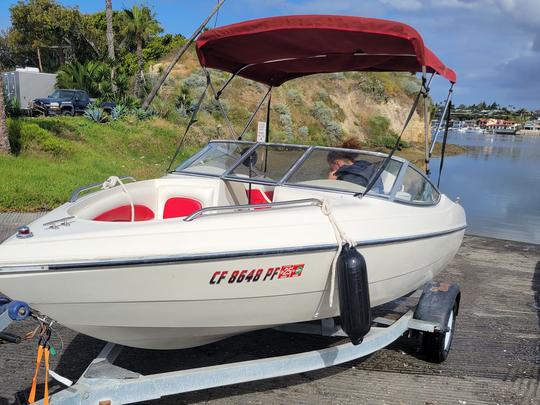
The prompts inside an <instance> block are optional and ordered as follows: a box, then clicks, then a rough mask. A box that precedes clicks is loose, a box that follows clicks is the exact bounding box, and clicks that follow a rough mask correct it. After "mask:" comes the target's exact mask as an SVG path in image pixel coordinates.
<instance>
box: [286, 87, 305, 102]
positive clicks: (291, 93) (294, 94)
mask: <svg viewBox="0 0 540 405" xmlns="http://www.w3.org/2000/svg"><path fill="white" fill-rule="evenodd" d="M287 98H288V99H289V100H290V101H291V103H292V104H293V105H301V104H302V102H303V101H302V94H301V93H300V92H299V91H298V90H297V89H289V90H288V91H287Z"/></svg>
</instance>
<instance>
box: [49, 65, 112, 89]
mask: <svg viewBox="0 0 540 405" xmlns="http://www.w3.org/2000/svg"><path fill="white" fill-rule="evenodd" d="M56 83H57V85H58V86H59V87H60V88H66V89H81V90H86V91H87V92H88V94H90V97H103V96H107V95H108V94H107V93H108V92H109V89H110V87H111V86H110V82H109V70H108V66H107V65H105V64H104V63H102V62H98V61H92V60H91V61H88V62H86V63H85V64H81V63H79V62H71V63H68V64H66V65H64V66H62V67H61V68H60V70H59V71H58V74H57V76H56Z"/></svg>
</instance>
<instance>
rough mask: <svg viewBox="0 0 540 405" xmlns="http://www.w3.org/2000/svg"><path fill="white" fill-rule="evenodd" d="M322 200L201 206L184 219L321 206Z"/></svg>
mask: <svg viewBox="0 0 540 405" xmlns="http://www.w3.org/2000/svg"><path fill="white" fill-rule="evenodd" d="M322 203H323V202H322V200H319V199H318V198H305V199H302V200H293V201H278V202H273V203H268V204H244V205H227V206H221V207H206V208H201V209H200V210H198V211H195V212H194V213H193V214H191V215H190V216H188V217H186V218H184V221H186V222H190V221H193V220H194V219H197V218H199V217H201V216H203V215H206V214H208V215H216V214H220V213H223V212H224V211H239V212H240V211H253V210H256V209H261V208H295V207H302V206H310V205H312V206H319V207H320V206H321V205H322Z"/></svg>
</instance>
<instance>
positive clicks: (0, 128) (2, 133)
mask: <svg viewBox="0 0 540 405" xmlns="http://www.w3.org/2000/svg"><path fill="white" fill-rule="evenodd" d="M10 150H11V149H10V146H9V137H8V129H7V124H6V109H5V106H4V81H3V76H2V74H1V73H0V154H4V153H6V154H7V153H9V152H10Z"/></svg>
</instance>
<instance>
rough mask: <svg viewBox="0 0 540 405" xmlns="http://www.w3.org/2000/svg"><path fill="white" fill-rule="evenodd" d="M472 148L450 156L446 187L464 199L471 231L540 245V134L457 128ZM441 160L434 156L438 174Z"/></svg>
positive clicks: (454, 135)
mask: <svg viewBox="0 0 540 405" xmlns="http://www.w3.org/2000/svg"><path fill="white" fill-rule="evenodd" d="M448 143H453V144H457V145H464V146H467V147H468V148H469V150H468V151H467V152H466V153H465V154H463V155H458V156H449V157H446V158H445V159H444V168H443V175H442V178H441V185H440V188H441V191H442V192H443V193H444V194H446V195H447V196H449V197H450V198H452V199H455V198H456V197H458V196H459V197H460V198H461V204H462V205H463V207H464V208H465V211H466V213H467V222H468V225H469V227H468V229H467V233H469V234H472V235H482V236H490V237H494V238H499V239H509V240H517V241H523V242H532V243H536V244H540V137H537V136H536V137H535V136H517V135H491V134H478V133H466V132H465V133H459V132H457V131H456V132H451V133H449V135H448ZM439 164H440V159H438V158H437V159H433V160H432V164H431V169H432V171H433V174H432V179H434V180H435V181H436V179H437V177H438V171H439Z"/></svg>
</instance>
